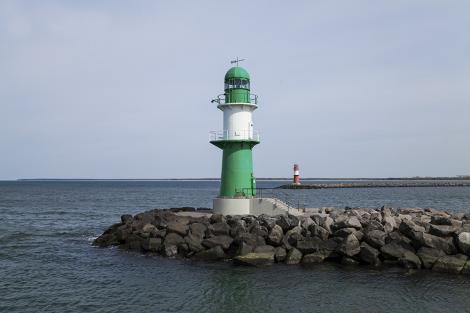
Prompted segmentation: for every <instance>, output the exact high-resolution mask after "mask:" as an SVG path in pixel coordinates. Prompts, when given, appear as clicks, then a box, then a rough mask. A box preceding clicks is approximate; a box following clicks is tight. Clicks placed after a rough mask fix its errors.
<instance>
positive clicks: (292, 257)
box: [286, 248, 302, 264]
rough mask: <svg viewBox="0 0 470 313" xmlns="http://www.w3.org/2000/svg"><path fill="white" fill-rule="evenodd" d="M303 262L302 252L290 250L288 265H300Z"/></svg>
mask: <svg viewBox="0 0 470 313" xmlns="http://www.w3.org/2000/svg"><path fill="white" fill-rule="evenodd" d="M301 260H302V252H300V251H299V250H297V249H296V248H292V249H291V250H289V252H288V253H287V256H286V264H298V263H300V261H301Z"/></svg>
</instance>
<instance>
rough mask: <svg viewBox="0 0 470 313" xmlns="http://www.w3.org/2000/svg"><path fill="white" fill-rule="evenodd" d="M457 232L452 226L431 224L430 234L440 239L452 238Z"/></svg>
mask: <svg viewBox="0 0 470 313" xmlns="http://www.w3.org/2000/svg"><path fill="white" fill-rule="evenodd" d="M456 232H457V227H455V226H452V225H433V224H429V233H430V234H432V235H435V236H439V237H448V236H452V235H454V234H455V233H456Z"/></svg>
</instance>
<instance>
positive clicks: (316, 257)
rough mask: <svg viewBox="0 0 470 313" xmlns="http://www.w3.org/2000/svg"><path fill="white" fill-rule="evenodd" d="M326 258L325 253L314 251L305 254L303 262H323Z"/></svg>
mask: <svg viewBox="0 0 470 313" xmlns="http://www.w3.org/2000/svg"><path fill="white" fill-rule="evenodd" d="M324 259H325V255H324V254H323V253H321V252H314V253H309V254H305V255H304V256H303V257H302V263H304V264H309V263H321V262H323V260H324Z"/></svg>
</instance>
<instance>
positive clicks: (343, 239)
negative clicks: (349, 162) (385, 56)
mask: <svg viewBox="0 0 470 313" xmlns="http://www.w3.org/2000/svg"><path fill="white" fill-rule="evenodd" d="M183 211H184V212H181V211H179V210H174V209H173V210H160V209H155V210H151V211H147V212H143V213H139V214H137V215H135V216H131V215H123V216H121V221H120V222H119V223H116V224H114V225H112V226H111V227H109V228H108V229H107V230H106V231H105V232H104V233H103V234H102V235H101V236H99V237H98V238H97V239H95V241H94V243H93V244H94V245H97V246H100V247H108V246H119V247H120V248H123V249H127V250H134V251H137V252H142V253H153V254H160V255H163V256H166V257H181V258H191V259H194V260H209V261H215V260H232V261H233V262H234V263H236V264H243V265H254V266H264V265H269V264H272V263H274V262H277V263H285V264H299V263H301V264H313V263H320V262H324V261H331V262H339V263H342V264H350V265H359V264H364V265H368V266H374V267H380V266H401V267H404V268H407V269H430V270H433V271H438V272H450V273H463V274H470V261H469V256H470V214H463V213H456V214H455V213H454V214H449V213H447V212H443V211H437V210H433V209H420V208H408V209H393V208H386V207H383V208H380V209H364V208H354V209H352V208H348V209H343V210H339V209H331V208H327V209H310V210H308V212H307V213H305V215H303V216H292V215H279V216H275V217H270V216H264V215H262V216H258V217H256V216H223V215H219V214H210V213H199V212H191V211H193V210H191V208H185V209H184V210H183Z"/></svg>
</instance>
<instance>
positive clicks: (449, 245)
mask: <svg viewBox="0 0 470 313" xmlns="http://www.w3.org/2000/svg"><path fill="white" fill-rule="evenodd" d="M418 235H419V236H418V237H417V238H416V240H417V241H418V242H419V243H420V244H421V245H422V246H425V247H428V248H434V249H438V250H442V251H444V252H445V253H446V254H454V253H456V252H457V249H456V247H455V245H454V243H453V240H452V238H451V237H449V238H442V237H438V236H434V235H431V234H425V233H419V234H418Z"/></svg>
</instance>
